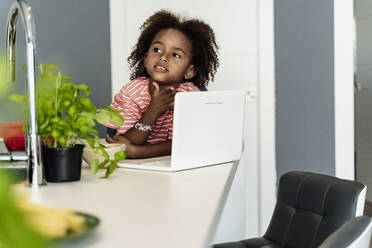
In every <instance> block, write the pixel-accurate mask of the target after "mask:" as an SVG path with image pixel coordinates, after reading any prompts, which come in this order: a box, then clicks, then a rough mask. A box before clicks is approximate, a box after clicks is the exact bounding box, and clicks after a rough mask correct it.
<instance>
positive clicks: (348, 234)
mask: <svg viewBox="0 0 372 248" xmlns="http://www.w3.org/2000/svg"><path fill="white" fill-rule="evenodd" d="M371 232H372V221H371V219H370V218H369V217H367V216H359V217H356V218H354V219H352V220H349V221H348V222H346V223H345V224H344V225H343V226H342V227H340V228H339V229H338V230H337V231H336V232H334V233H332V234H331V235H330V236H329V237H328V238H327V239H326V240H325V241H324V242H323V243H322V244H321V245H320V246H319V248H369V245H370V242H371Z"/></svg>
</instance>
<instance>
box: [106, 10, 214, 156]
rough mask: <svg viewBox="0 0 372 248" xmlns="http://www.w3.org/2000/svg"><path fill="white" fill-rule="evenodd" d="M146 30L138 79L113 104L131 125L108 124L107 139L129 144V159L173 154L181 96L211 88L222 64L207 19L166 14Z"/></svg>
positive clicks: (135, 54) (135, 60) (138, 49)
mask: <svg viewBox="0 0 372 248" xmlns="http://www.w3.org/2000/svg"><path fill="white" fill-rule="evenodd" d="M140 29H141V31H142V32H141V34H140V37H139V39H138V41H137V44H136V45H135V46H134V48H133V51H132V53H131V55H130V56H129V57H128V63H129V66H130V69H131V70H132V74H131V77H130V79H131V80H133V81H131V82H130V83H128V84H126V85H124V87H123V88H122V89H121V90H120V92H119V93H117V94H116V95H115V96H114V100H113V102H112V103H111V106H112V108H113V109H114V110H121V111H122V115H123V117H124V122H125V123H124V125H123V126H121V127H117V126H115V125H113V124H112V123H110V124H108V125H107V127H108V134H107V135H106V140H107V141H108V142H109V143H124V144H126V152H127V157H128V158H150V157H157V156H165V155H170V154H171V147H172V130H173V105H174V96H175V94H176V93H177V92H180V91H199V90H200V89H205V87H206V86H207V84H208V81H209V80H210V79H211V80H213V79H214V75H215V73H216V71H217V68H218V66H219V61H218V57H217V51H218V45H217V43H216V40H215V35H214V32H213V30H212V28H211V27H210V26H209V25H207V24H206V23H204V22H203V21H201V20H198V19H190V20H186V19H184V18H181V17H180V16H177V15H175V14H173V13H171V12H169V11H166V10H161V11H159V12H156V13H155V14H153V15H152V16H150V17H149V18H148V19H147V20H146V21H145V23H144V24H143V25H142V26H141V28H140ZM190 111H192V110H190Z"/></svg>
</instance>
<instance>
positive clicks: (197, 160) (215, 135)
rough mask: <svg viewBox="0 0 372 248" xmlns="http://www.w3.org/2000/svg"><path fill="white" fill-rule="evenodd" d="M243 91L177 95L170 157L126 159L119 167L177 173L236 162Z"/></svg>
mask: <svg viewBox="0 0 372 248" xmlns="http://www.w3.org/2000/svg"><path fill="white" fill-rule="evenodd" d="M244 109H245V92H244V91H236V90H234V91H200V92H179V93H177V94H176V97H175V105H174V120H173V141H172V155H171V156H165V157H157V158H149V159H125V160H123V161H121V162H119V163H118V166H119V167H124V168H135V169H146V170H159V171H180V170H187V169H192V168H197V167H203V166H209V165H215V164H220V163H225V162H230V161H235V160H239V159H240V157H241V154H242V149H243V129H244Z"/></svg>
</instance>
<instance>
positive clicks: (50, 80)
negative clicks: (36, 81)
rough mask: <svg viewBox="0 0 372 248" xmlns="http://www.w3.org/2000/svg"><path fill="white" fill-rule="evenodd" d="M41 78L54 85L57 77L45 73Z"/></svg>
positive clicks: (41, 74)
mask: <svg viewBox="0 0 372 248" xmlns="http://www.w3.org/2000/svg"><path fill="white" fill-rule="evenodd" d="M40 78H41V80H44V81H48V82H52V83H54V81H55V80H56V76H55V75H54V74H53V73H52V72H50V71H44V72H42V73H40Z"/></svg>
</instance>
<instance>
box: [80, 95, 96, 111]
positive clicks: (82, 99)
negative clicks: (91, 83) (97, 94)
mask: <svg viewBox="0 0 372 248" xmlns="http://www.w3.org/2000/svg"><path fill="white" fill-rule="evenodd" d="M79 103H80V104H81V105H82V106H83V107H84V108H85V109H86V110H95V109H96V107H94V104H93V103H92V101H91V100H90V99H89V98H88V97H84V96H82V97H80V99H79Z"/></svg>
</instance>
